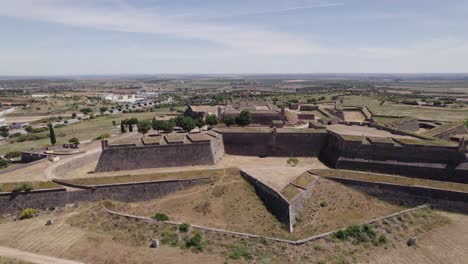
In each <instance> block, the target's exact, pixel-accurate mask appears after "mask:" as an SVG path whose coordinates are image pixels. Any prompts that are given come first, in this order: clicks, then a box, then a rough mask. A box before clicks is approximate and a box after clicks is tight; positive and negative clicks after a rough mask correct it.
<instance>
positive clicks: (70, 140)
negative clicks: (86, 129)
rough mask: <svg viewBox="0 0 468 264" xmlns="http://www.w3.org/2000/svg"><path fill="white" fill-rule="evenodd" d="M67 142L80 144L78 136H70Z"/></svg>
mask: <svg viewBox="0 0 468 264" xmlns="http://www.w3.org/2000/svg"><path fill="white" fill-rule="evenodd" d="M68 142H69V143H73V144H76V145H79V144H80V140H78V138H76V137H72V138H70V139H69V140H68Z"/></svg>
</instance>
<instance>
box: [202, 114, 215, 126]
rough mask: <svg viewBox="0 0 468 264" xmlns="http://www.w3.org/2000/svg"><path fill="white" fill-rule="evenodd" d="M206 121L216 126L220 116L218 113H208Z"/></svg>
mask: <svg viewBox="0 0 468 264" xmlns="http://www.w3.org/2000/svg"><path fill="white" fill-rule="evenodd" d="M205 121H206V123H207V124H208V125H210V126H214V125H217V124H218V117H217V116H216V115H207V116H206V117H205Z"/></svg>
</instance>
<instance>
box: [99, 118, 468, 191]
mask: <svg viewBox="0 0 468 264" xmlns="http://www.w3.org/2000/svg"><path fill="white" fill-rule="evenodd" d="M195 135H197V134H195ZM195 135H192V134H188V135H187V138H190V137H192V138H195V137H196V136H195ZM202 135H208V136H209V138H210V139H209V140H205V139H203V138H202V139H197V140H186V141H189V142H176V143H172V144H165V145H160V144H150V145H141V146H137V145H128V144H127V145H111V146H109V145H107V144H106V143H104V144H103V151H102V154H101V156H100V158H99V162H98V165H97V167H96V172H104V171H118V170H132V169H141V168H158V167H174V166H192V165H213V164H215V163H217V162H218V161H219V160H221V158H222V157H223V156H224V154H225V153H226V154H231V155H245V156H259V157H266V156H273V157H319V159H320V160H321V161H322V162H324V163H325V164H327V165H329V166H331V167H334V168H339V169H350V170H361V171H371V172H379V173H387V174H397V175H403V176H409V177H417V178H426V179H432V180H443V181H453V182H462V183H468V158H467V156H466V154H465V152H464V151H463V150H462V149H461V148H460V147H457V146H446V145H437V144H433V143H430V142H429V141H427V140H426V141H418V140H416V139H415V140H403V139H398V138H373V137H364V136H360V137H357V136H354V137H353V136H351V137H349V136H342V135H339V134H336V133H334V132H331V131H327V130H325V129H310V128H305V129H291V128H266V127H262V128H259V127H247V128H237V127H236V128H218V129H215V130H213V131H209V132H207V133H205V134H202ZM422 142H425V144H423V143H422Z"/></svg>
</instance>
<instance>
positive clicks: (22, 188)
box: [12, 183, 33, 192]
mask: <svg viewBox="0 0 468 264" xmlns="http://www.w3.org/2000/svg"><path fill="white" fill-rule="evenodd" d="M32 189H33V187H32V185H31V184H30V183H20V184H17V185H15V187H13V190H12V192H21V191H25V192H29V191H31V190H32Z"/></svg>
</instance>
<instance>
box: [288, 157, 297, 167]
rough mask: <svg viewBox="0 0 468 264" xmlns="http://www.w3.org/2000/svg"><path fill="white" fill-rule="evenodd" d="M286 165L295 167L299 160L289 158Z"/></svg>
mask: <svg viewBox="0 0 468 264" xmlns="http://www.w3.org/2000/svg"><path fill="white" fill-rule="evenodd" d="M287 163H288V164H289V165H291V166H292V167H296V166H297V164H299V160H298V159H297V158H289V159H288V161H287Z"/></svg>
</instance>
